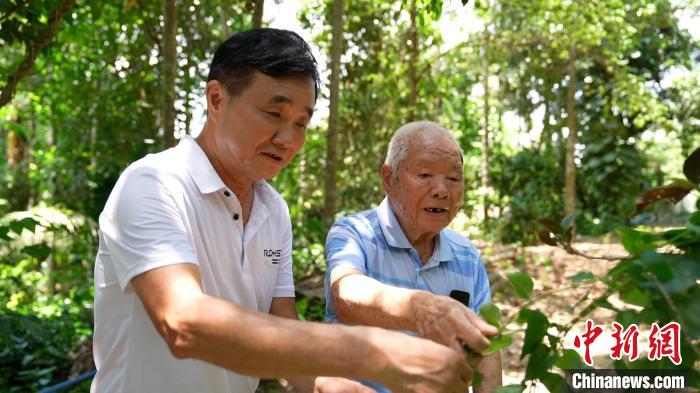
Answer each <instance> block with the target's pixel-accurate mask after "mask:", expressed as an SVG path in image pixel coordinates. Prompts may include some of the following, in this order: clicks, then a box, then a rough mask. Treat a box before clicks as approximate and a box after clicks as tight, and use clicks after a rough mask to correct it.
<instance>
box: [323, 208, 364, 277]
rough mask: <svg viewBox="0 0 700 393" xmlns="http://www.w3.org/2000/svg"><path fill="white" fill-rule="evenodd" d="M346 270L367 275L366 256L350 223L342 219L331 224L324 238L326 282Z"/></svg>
mask: <svg viewBox="0 0 700 393" xmlns="http://www.w3.org/2000/svg"><path fill="white" fill-rule="evenodd" d="M348 270H359V271H361V272H363V273H365V274H367V256H366V253H365V251H364V248H363V247H362V241H361V239H360V236H359V234H358V233H357V231H356V230H355V229H354V228H353V227H352V224H351V221H350V220H348V219H344V220H341V221H339V222H337V223H335V224H333V226H332V227H331V229H330V231H328V236H327V237H326V281H327V282H330V280H331V278H333V276H335V275H337V274H340V273H343V272H346V271H348Z"/></svg>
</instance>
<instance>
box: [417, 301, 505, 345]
mask: <svg viewBox="0 0 700 393" xmlns="http://www.w3.org/2000/svg"><path fill="white" fill-rule="evenodd" d="M412 309H413V311H412V313H413V315H415V316H416V317H415V319H414V320H415V330H416V332H417V333H418V334H420V335H421V337H424V338H427V339H430V340H433V341H435V342H438V343H441V344H444V345H447V346H449V347H450V348H452V349H454V350H456V351H462V346H463V345H464V344H467V345H468V346H469V348H471V349H473V350H475V351H476V352H482V351H484V350H485V349H486V348H487V347H488V346H489V340H488V339H487V338H486V336H495V335H497V334H498V329H497V328H495V327H494V326H491V325H489V324H487V323H486V322H484V321H483V320H482V319H481V318H480V317H479V316H478V315H476V313H475V312H474V311H472V310H470V309H469V308H467V307H465V306H464V305H463V304H461V303H460V302H458V301H457V300H454V299H452V298H449V297H447V296H439V295H434V294H431V293H427V292H424V293H421V294H417V295H415V296H414V297H413V299H412Z"/></svg>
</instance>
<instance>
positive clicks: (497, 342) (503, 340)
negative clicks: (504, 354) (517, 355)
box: [483, 334, 513, 355]
mask: <svg viewBox="0 0 700 393" xmlns="http://www.w3.org/2000/svg"><path fill="white" fill-rule="evenodd" d="M512 343H513V337H511V336H510V335H508V334H499V335H498V336H496V337H491V342H490V343H489V346H488V347H487V348H486V349H485V350H484V352H483V354H484V355H488V354H490V353H494V352H496V351H500V350H501V349H503V348H505V347H507V346H509V345H510V344H512Z"/></svg>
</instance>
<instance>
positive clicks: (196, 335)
mask: <svg viewBox="0 0 700 393" xmlns="http://www.w3.org/2000/svg"><path fill="white" fill-rule="evenodd" d="M131 282H132V285H133V287H134V289H135V291H136V293H137V295H138V296H139V298H140V299H141V302H142V303H143V305H144V307H145V309H146V311H147V312H148V314H149V316H150V318H151V320H152V322H153V324H154V326H155V328H156V330H157V331H158V332H159V334H160V335H161V336H162V337H163V339H164V340H165V341H166V343H167V345H168V347H169V348H170V351H171V352H172V354H173V355H174V356H175V357H177V358H195V359H200V360H203V361H206V362H209V363H213V364H216V365H218V366H220V367H224V368H226V369H229V370H231V371H234V372H237V373H241V374H247V375H254V376H259V377H284V376H286V377H295V376H315V375H327V376H349V377H356V378H361V379H367V380H374V381H377V382H379V383H382V384H385V385H386V386H388V387H390V388H392V389H394V390H395V391H397V392H413V391H423V392H445V391H447V392H463V391H464V389H465V386H466V384H467V383H468V381H469V380H470V379H471V375H470V370H469V368H468V367H467V365H466V362H465V361H464V358H463V356H462V355H461V354H460V353H459V352H457V351H454V350H451V349H450V348H447V347H445V346H442V345H439V344H436V343H433V342H430V341H428V340H422V339H418V338H415V337H409V336H406V335H403V334H401V333H396V332H389V331H384V330H382V329H376V328H369V327H350V326H337V325H324V324H320V323H312V322H300V321H294V320H291V319H286V318H279V317H275V316H271V315H267V314H262V313H259V312H256V311H251V310H248V309H246V308H244V307H241V306H238V305H236V304H234V303H231V302H228V301H225V300H223V299H219V298H216V297H212V296H208V295H206V294H204V293H203V292H202V289H201V284H200V277H199V270H198V268H197V267H196V266H195V265H192V264H186V263H183V264H176V265H169V266H166V267H161V268H157V269H153V270H150V271H148V272H146V273H143V274H141V275H139V276H137V277H135V278H134V279H133V280H132V281H131ZM368 360H371V361H368Z"/></svg>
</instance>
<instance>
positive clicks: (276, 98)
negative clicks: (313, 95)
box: [270, 94, 314, 117]
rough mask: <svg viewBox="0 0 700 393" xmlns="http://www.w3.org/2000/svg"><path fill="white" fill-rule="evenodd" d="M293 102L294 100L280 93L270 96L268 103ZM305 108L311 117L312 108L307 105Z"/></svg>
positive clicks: (312, 113)
mask: <svg viewBox="0 0 700 393" xmlns="http://www.w3.org/2000/svg"><path fill="white" fill-rule="evenodd" d="M293 102H294V101H293V100H292V99H291V98H289V97H287V96H284V95H281V94H275V95H274V96H272V98H270V104H291V103H293ZM305 109H306V113H308V114H309V117H312V116H313V115H314V110H313V108H310V107H308V106H307V107H306V108H305Z"/></svg>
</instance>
